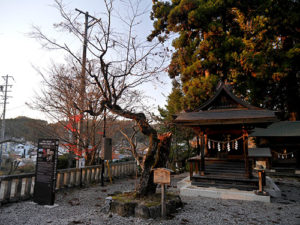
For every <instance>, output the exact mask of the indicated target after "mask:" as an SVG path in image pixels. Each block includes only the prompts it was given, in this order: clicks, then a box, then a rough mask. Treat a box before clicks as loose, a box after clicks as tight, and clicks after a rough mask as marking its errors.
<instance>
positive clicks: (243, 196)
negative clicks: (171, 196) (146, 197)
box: [179, 178, 271, 203]
mask: <svg viewBox="0 0 300 225" xmlns="http://www.w3.org/2000/svg"><path fill="white" fill-rule="evenodd" d="M180 182H181V183H180V184H181V185H180V188H179V190H180V196H187V197H208V198H220V199H235V200H246V201H259V202H268V203H269V202H271V198H270V196H260V195H256V194H255V193H254V191H241V190H238V189H234V188H231V189H221V188H215V187H197V186H194V185H191V184H190V183H189V182H188V178H185V179H183V180H182V181H180Z"/></svg>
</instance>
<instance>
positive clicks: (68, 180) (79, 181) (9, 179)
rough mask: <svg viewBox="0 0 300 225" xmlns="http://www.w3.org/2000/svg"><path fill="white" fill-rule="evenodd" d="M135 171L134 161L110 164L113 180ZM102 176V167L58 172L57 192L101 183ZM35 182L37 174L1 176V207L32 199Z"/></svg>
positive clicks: (105, 171) (106, 171)
mask: <svg viewBox="0 0 300 225" xmlns="http://www.w3.org/2000/svg"><path fill="white" fill-rule="evenodd" d="M135 171H136V163H135V162H134V161H128V162H118V163H111V164H110V174H111V176H112V177H113V178H119V177H124V176H129V175H133V174H135ZM100 176H101V165H97V166H87V167H85V168H82V169H77V168H71V169H61V170H57V179H56V190H61V189H64V188H72V187H80V186H89V185H90V184H96V183H100ZM104 178H105V179H106V178H108V170H107V169H105V170H104ZM34 181H35V173H28V174H19V175H5V176H0V205H2V204H5V203H10V202H18V201H23V200H28V199H30V198H32V197H33V192H34Z"/></svg>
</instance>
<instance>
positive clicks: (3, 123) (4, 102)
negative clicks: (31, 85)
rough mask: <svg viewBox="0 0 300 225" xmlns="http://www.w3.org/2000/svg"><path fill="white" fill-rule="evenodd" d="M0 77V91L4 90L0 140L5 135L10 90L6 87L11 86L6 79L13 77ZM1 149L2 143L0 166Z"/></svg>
mask: <svg viewBox="0 0 300 225" xmlns="http://www.w3.org/2000/svg"><path fill="white" fill-rule="evenodd" d="M2 78H3V79H4V81H5V84H4V85H1V86H0V91H1V92H4V93H3V94H4V95H3V96H2V97H3V103H2V102H1V104H3V117H2V126H1V141H3V140H4V137H5V114H6V104H8V102H7V99H8V98H9V97H11V96H8V95H7V92H10V91H9V90H7V89H8V87H12V85H10V84H8V79H9V78H11V79H13V80H14V78H13V77H12V76H8V75H6V76H2ZM2 151H3V143H2V144H1V147H0V168H1V164H2Z"/></svg>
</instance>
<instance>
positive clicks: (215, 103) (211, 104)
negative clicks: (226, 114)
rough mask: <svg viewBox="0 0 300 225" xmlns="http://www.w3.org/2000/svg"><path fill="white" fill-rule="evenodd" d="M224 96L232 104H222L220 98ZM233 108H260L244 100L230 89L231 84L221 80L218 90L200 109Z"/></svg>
mask: <svg viewBox="0 0 300 225" xmlns="http://www.w3.org/2000/svg"><path fill="white" fill-rule="evenodd" d="M222 98H223V99H224V100H226V101H227V103H231V104H230V105H220V100H221V101H222ZM226 108H228V109H232V108H238V109H241V108H244V109H259V108H258V107H255V106H253V105H250V104H248V103H247V102H245V101H243V100H242V99H240V98H238V97H237V96H235V95H234V94H233V93H232V92H231V91H230V89H229V86H228V85H226V84H225V83H223V82H222V81H220V82H219V83H218V85H217V91H216V93H215V95H214V96H213V97H212V98H211V99H209V100H208V101H206V102H205V103H204V104H202V105H201V106H200V107H199V108H198V109H196V110H195V111H199V110H202V111H204V110H214V109H226Z"/></svg>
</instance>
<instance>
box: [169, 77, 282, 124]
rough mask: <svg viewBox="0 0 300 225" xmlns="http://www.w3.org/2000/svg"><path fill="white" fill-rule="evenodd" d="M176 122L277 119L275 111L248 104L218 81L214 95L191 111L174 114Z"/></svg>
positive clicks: (214, 122) (225, 122)
mask: <svg viewBox="0 0 300 225" xmlns="http://www.w3.org/2000/svg"><path fill="white" fill-rule="evenodd" d="M176 116H177V117H176V119H175V120H174V122H175V123H177V124H182V125H185V126H197V125H218V124H257V123H269V122H275V121H277V118H276V116H275V112H274V111H271V110H266V109H262V108H259V107H255V106H252V105H250V104H249V103H247V102H245V101H243V100H242V99H240V98H238V97H237V96H235V95H234V94H233V93H232V92H231V91H230V89H229V87H228V86H227V85H226V84H224V83H223V82H219V84H218V86H217V91H216V93H215V95H214V96H213V97H212V98H211V99H209V100H208V101H207V102H205V103H204V104H202V105H201V106H200V107H199V108H198V109H196V110H195V111H193V112H182V113H180V114H178V115H176Z"/></svg>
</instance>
